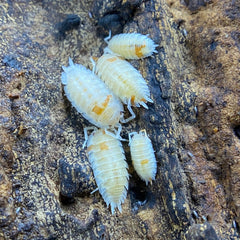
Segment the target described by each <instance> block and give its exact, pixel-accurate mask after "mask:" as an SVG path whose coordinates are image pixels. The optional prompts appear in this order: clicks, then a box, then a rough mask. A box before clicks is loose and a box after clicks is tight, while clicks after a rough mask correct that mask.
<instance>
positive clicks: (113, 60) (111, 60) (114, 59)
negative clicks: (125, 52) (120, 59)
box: [107, 57, 117, 62]
mask: <svg viewBox="0 0 240 240" xmlns="http://www.w3.org/2000/svg"><path fill="white" fill-rule="evenodd" d="M116 60H117V58H116V57H112V58H109V59H108V60H107V61H108V62H115V61H116Z"/></svg>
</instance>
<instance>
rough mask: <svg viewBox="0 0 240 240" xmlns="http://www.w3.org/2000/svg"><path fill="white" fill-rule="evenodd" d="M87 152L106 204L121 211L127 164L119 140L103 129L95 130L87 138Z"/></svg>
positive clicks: (126, 182) (125, 193)
mask: <svg viewBox="0 0 240 240" xmlns="http://www.w3.org/2000/svg"><path fill="white" fill-rule="evenodd" d="M87 153H88V158H89V161H90V163H91V167H92V170H93V174H94V177H95V180H96V183H97V186H98V188H97V190H99V192H100V194H101V195H102V197H103V199H104V201H105V202H106V204H107V206H109V205H110V206H111V211H112V214H113V213H114V211H115V208H118V210H119V211H120V212H121V209H122V208H121V204H122V203H123V202H124V200H125V199H126V196H127V190H128V179H129V175H128V171H127V169H128V165H127V162H126V161H125V155H124V151H123V148H122V144H121V142H120V141H119V140H118V139H116V138H114V137H112V136H110V135H108V134H106V132H105V130H103V129H99V130H95V131H94V132H93V133H92V134H91V135H90V136H89V138H88V141H87Z"/></svg>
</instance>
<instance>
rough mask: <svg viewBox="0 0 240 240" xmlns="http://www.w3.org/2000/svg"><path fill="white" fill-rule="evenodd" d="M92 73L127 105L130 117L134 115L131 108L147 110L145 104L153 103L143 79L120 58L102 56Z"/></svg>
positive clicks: (108, 55) (109, 55)
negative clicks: (141, 107) (140, 107)
mask: <svg viewBox="0 0 240 240" xmlns="http://www.w3.org/2000/svg"><path fill="white" fill-rule="evenodd" d="M94 71H95V73H96V74H97V75H98V76H99V77H100V78H101V79H102V80H103V81H104V82H105V84H106V85H107V86H108V87H109V88H110V89H111V90H112V91H113V93H114V94H115V95H116V96H117V97H119V98H120V99H121V101H122V102H123V103H124V104H127V106H128V109H129V111H130V112H131V113H132V115H134V113H133V111H132V109H131V106H136V107H139V106H140V105H142V106H143V107H145V108H148V106H147V104H146V103H147V102H153V101H152V100H151V99H150V91H149V88H148V85H147V83H146V81H145V79H144V78H143V77H142V75H141V74H140V73H139V71H137V69H135V68H134V67H133V66H132V65H131V64H130V63H129V62H127V61H126V60H124V59H122V58H121V57H118V56H116V55H113V54H104V55H102V56H101V57H100V58H99V59H98V60H97V62H96V65H95V67H94ZM134 116H135V115H134ZM133 118H134V117H133Z"/></svg>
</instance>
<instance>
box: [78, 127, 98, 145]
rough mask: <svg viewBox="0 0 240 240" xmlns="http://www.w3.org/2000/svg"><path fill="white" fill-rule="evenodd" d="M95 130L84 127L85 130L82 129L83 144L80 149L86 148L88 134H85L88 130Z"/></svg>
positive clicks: (94, 128)
mask: <svg viewBox="0 0 240 240" xmlns="http://www.w3.org/2000/svg"><path fill="white" fill-rule="evenodd" d="M96 129H97V128H96V127H85V128H84V129H83V132H84V138H85V141H84V143H83V146H82V148H85V146H86V144H87V141H88V133H87V132H88V131H89V130H96Z"/></svg>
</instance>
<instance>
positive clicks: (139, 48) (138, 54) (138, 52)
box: [135, 44, 146, 58]
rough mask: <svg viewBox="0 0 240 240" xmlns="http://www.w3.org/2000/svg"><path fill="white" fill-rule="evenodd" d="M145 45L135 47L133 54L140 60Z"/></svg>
mask: <svg viewBox="0 0 240 240" xmlns="http://www.w3.org/2000/svg"><path fill="white" fill-rule="evenodd" d="M145 47H146V45H145V44H144V45H140V46H139V45H135V54H136V55H137V56H138V57H139V58H140V57H142V56H143V53H142V49H143V48H145Z"/></svg>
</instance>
